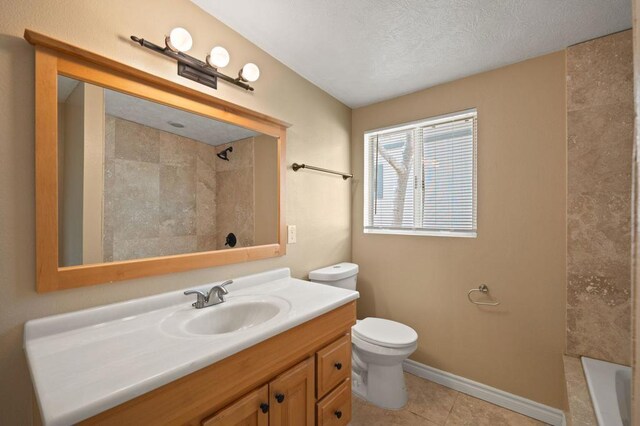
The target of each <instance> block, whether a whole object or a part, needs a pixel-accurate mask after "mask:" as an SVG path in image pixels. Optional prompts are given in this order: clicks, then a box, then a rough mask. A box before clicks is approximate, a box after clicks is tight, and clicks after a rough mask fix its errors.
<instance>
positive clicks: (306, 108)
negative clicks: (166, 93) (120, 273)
mask: <svg viewBox="0 0 640 426" xmlns="http://www.w3.org/2000/svg"><path fill="white" fill-rule="evenodd" d="M2 6H3V7H2V14H1V16H0V93H2V96H1V97H0V128H1V129H2V133H3V138H2V141H1V142H0V289H1V290H2V295H1V297H0V424H7V425H14V424H21V425H22V424H28V423H29V420H30V412H31V385H30V380H29V377H28V373H27V367H26V362H25V357H24V353H23V350H22V330H23V325H24V322H25V321H27V320H29V319H32V318H38V317H42V316H46V315H51V314H55V313H59V312H68V311H72V310H77V309H82V308H86V307H91V306H96V305H101V304H105V303H110V302H116V301H121V300H126V299H130V298H133V297H139V296H145V295H149V294H155V293H160V292H164V291H169V290H174V289H179V288H184V287H188V286H192V285H196V284H202V283H207V282H210V281H214V280H221V279H225V278H229V277H235V276H240V275H243V274H247V273H253V272H258V271H264V270H268V269H271V268H275V267H285V266H289V267H291V268H292V272H293V275H295V276H297V277H303V276H305V275H306V273H307V272H308V271H309V270H311V269H313V268H317V267H320V266H324V265H327V264H331V263H334V262H339V261H344V260H349V259H350V257H351V235H350V213H351V209H350V204H351V203H350V194H351V193H350V187H349V184H348V183H345V182H343V181H342V180H340V179H338V180H327V179H324V178H323V177H322V176H318V175H314V174H311V173H306V174H305V173H293V172H292V171H291V170H290V169H288V171H287V175H286V179H287V185H286V205H287V208H286V215H287V216H286V217H287V221H288V222H289V223H291V224H295V225H297V227H298V242H297V244H295V245H290V246H288V248H287V255H286V256H284V257H280V258H275V259H268V260H262V261H257V262H252V263H246V264H240V265H230V266H226V267H220V268H211V269H203V270H198V271H192V272H188V273H182V274H175V275H167V276H160V277H152V278H148V279H141V280H136V281H130V282H120V283H114V284H105V285H101V286H94V287H89V288H83V289H75V290H67V291H61V292H56V293H51V294H41V295H39V294H36V292H35V279H34V277H35V263H34V246H35V239H34V177H33V176H34V169H33V167H34V151H33V144H34V128H33V122H34V102H33V97H34V89H33V88H34V76H33V57H34V53H33V47H32V46H30V45H29V44H28V43H26V42H25V41H24V40H23V39H22V34H23V31H24V29H25V28H31V29H33V30H37V31H39V32H42V33H44V34H48V35H50V36H53V37H56V38H59V39H62V40H65V41H68V42H70V43H72V44H76V45H78V46H81V47H84V48H87V49H91V50H93V51H95V52H97V53H99V54H102V55H105V56H108V57H111V58H114V59H116V60H118V61H121V62H124V63H126V64H129V65H132V66H134V67H137V68H140V69H143V70H145V71H149V72H152V73H154V74H156V75H159V76H162V77H164V78H167V79H170V80H173V81H176V82H178V83H180V84H183V85H185V86H189V87H193V88H195V89H197V90H201V91H203V92H206V93H210V94H214V95H216V96H219V97H221V98H224V99H226V100H229V101H232V102H235V103H238V104H240V105H243V106H245V107H248V108H252V109H254V110H257V111H259V112H262V113H265V114H269V115H272V116H275V117H278V118H280V119H282V120H285V121H287V122H290V123H292V124H293V127H292V128H291V129H290V130H289V132H288V139H287V163H288V164H291V163H292V162H293V161H299V162H305V161H306V162H309V163H312V164H318V165H325V166H329V165H332V166H333V167H335V168H337V169H348V168H349V164H350V149H349V144H350V132H351V127H350V126H351V111H350V110H349V108H347V107H346V106H344V105H343V104H341V103H340V102H338V101H336V100H335V99H334V98H332V97H330V96H328V95H327V94H326V93H324V92H322V91H321V90H320V89H318V88H317V87H315V86H314V85H312V84H310V83H309V82H308V81H306V80H304V79H302V78H301V77H300V76H298V75H296V74H295V73H293V72H292V71H291V70H289V69H288V68H286V67H285V66H283V65H282V64H281V63H279V62H278V61H276V60H275V59H273V58H271V57H270V56H269V55H267V54H266V53H265V52H263V51H261V50H259V49H258V48H257V47H255V46H254V45H252V44H251V43H249V42H248V41H247V40H245V39H243V38H242V37H241V36H240V35H238V34H237V33H235V32H234V31H232V30H230V29H229V28H227V27H225V26H224V25H222V24H221V23H220V22H218V21H217V20H215V19H213V18H211V17H210V16H209V15H207V14H205V13H204V12H202V11H201V10H200V9H198V8H197V7H196V6H195V5H193V4H192V3H191V2H189V1H187V0H179V1H175V0H156V1H151V0H141V1H136V2H132V1H128V0H126V1H125V0H112V1H109V2H97V1H96V2H93V1H92V2H86V1H82V0H66V1H55V2H54V1H45V0H7V1H5V2H3V5H2ZM179 25H180V26H185V27H187V28H188V29H189V31H191V34H192V35H193V38H194V49H193V53H194V54H195V55H196V56H198V57H200V58H202V57H203V56H204V53H205V52H207V50H208V49H210V48H211V46H212V45H213V44H221V45H224V46H225V47H226V48H227V49H228V50H229V52H230V53H231V58H232V59H231V64H230V65H229V67H228V68H227V69H225V71H227V70H228V72H229V73H231V74H233V73H234V72H235V70H237V69H239V68H240V67H241V66H242V65H243V64H244V63H245V62H249V61H251V62H255V63H257V64H258V65H259V66H260V70H261V76H260V80H259V81H257V82H256V83H255V88H256V91H255V93H246V92H245V91H242V90H238V89H237V88H234V87H232V86H229V85H227V84H225V83H220V85H219V90H218V91H214V90H212V89H208V88H206V87H204V86H201V85H199V84H197V83H195V82H191V81H189V80H186V79H183V78H181V77H179V76H177V75H176V68H175V62H173V61H169V60H167V59H166V58H164V57H162V56H160V55H157V54H153V53H152V52H149V51H147V50H143V49H141V48H140V47H139V46H136V45H135V44H133V43H132V42H131V41H130V40H129V36H130V35H131V34H136V35H138V36H141V37H145V38H148V39H149V40H151V41H154V42H156V43H162V39H163V36H164V34H165V33H166V32H167V31H169V30H170V29H171V28H172V27H175V26H179Z"/></svg>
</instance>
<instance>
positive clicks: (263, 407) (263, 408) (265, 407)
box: [260, 402, 269, 413]
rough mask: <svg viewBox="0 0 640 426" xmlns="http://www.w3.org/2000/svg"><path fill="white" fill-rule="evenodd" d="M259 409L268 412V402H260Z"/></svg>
mask: <svg viewBox="0 0 640 426" xmlns="http://www.w3.org/2000/svg"><path fill="white" fill-rule="evenodd" d="M260 409H261V410H262V412H263V413H266V412H268V411H269V404H266V403H264V402H263V403H262V404H260Z"/></svg>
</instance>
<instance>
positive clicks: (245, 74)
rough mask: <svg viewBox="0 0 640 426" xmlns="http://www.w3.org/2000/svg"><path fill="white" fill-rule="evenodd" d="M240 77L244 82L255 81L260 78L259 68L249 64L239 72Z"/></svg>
mask: <svg viewBox="0 0 640 426" xmlns="http://www.w3.org/2000/svg"><path fill="white" fill-rule="evenodd" d="M240 77H241V78H242V79H243V80H246V81H256V80H257V79H258V78H259V77H260V68H258V66H257V65H256V64H252V63H251V62H249V63H248V64H246V65H245V66H244V67H242V69H241V70H240Z"/></svg>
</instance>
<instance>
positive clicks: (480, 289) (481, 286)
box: [467, 284, 500, 306]
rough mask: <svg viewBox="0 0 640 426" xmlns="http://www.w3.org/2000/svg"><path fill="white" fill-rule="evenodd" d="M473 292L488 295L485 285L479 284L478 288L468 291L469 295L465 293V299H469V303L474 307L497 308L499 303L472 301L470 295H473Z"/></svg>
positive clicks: (487, 288)
mask: <svg viewBox="0 0 640 426" xmlns="http://www.w3.org/2000/svg"><path fill="white" fill-rule="evenodd" d="M474 291H479V292H480V293H484V294H489V287H487V286H486V284H481V285H480V287H478V288H472V289H471V290H469V293H467V299H469V302H471V303H473V304H474V305H484V306H498V305H499V304H500V302H478V301H475V300H473V299H472V298H471V293H473V292H474Z"/></svg>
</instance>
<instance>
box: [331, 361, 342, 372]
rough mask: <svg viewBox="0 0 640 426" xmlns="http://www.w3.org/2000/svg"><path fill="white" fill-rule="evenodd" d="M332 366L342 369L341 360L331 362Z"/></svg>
mask: <svg viewBox="0 0 640 426" xmlns="http://www.w3.org/2000/svg"><path fill="white" fill-rule="evenodd" d="M333 366H334V367H336V370H342V363H341V362H336V363H335V364H333Z"/></svg>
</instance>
